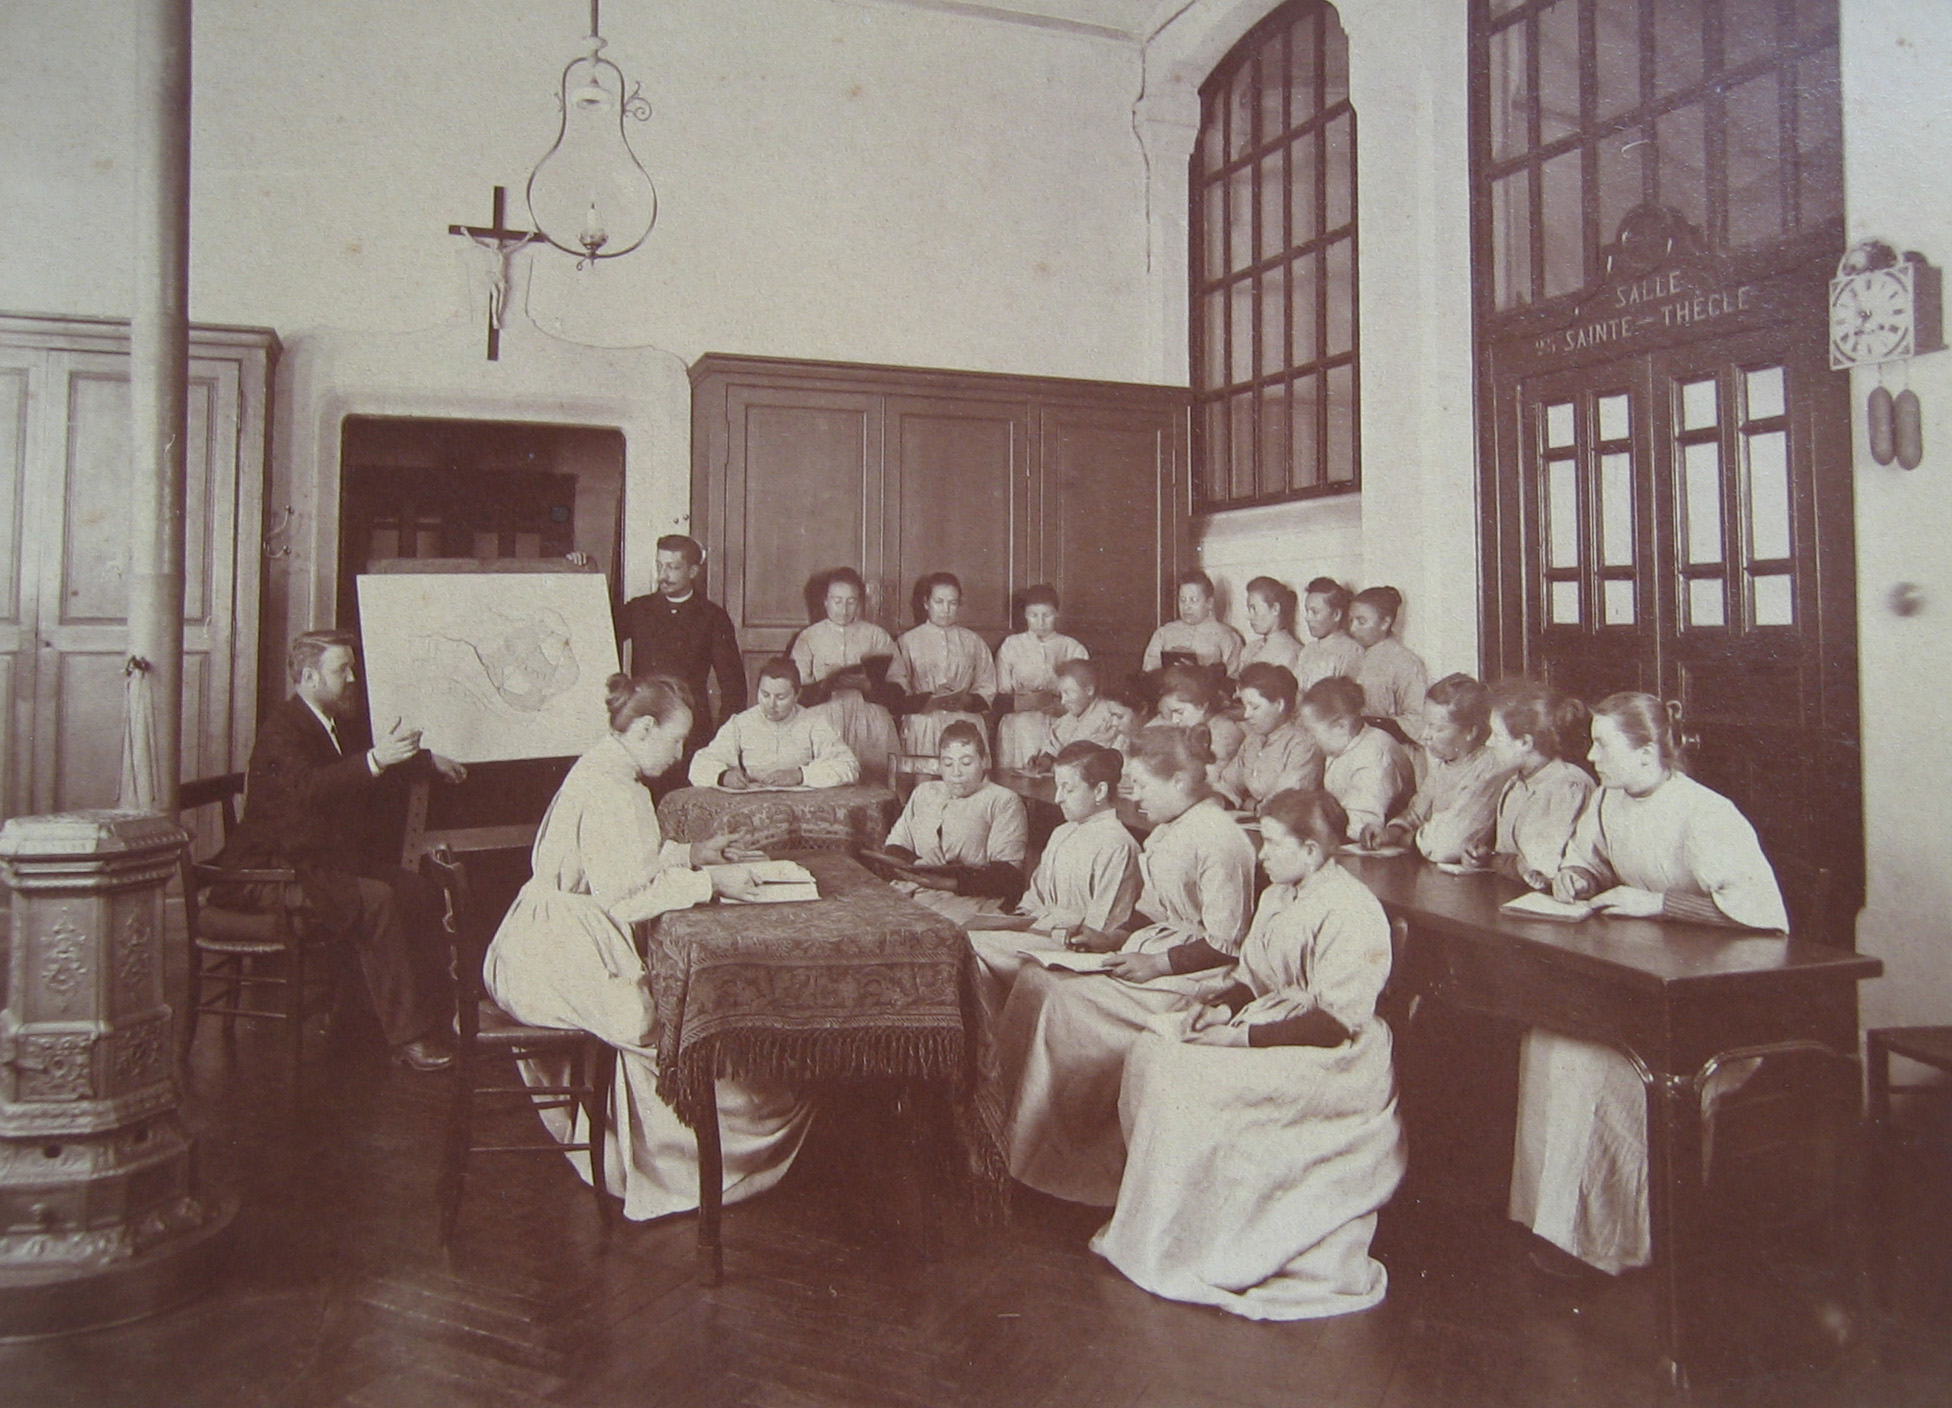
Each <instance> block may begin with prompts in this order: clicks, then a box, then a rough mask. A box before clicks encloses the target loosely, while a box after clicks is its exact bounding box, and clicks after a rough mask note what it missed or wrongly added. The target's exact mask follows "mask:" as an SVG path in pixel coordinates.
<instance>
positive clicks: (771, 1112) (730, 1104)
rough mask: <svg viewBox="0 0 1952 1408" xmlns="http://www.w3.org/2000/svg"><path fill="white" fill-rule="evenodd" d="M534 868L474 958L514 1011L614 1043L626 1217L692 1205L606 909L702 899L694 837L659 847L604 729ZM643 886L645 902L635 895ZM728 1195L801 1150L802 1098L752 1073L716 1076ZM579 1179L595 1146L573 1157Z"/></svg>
mask: <svg viewBox="0 0 1952 1408" xmlns="http://www.w3.org/2000/svg"><path fill="white" fill-rule="evenodd" d="M532 865H533V874H532V876H531V878H530V880H529V881H528V883H527V884H525V885H524V886H523V887H522V890H521V893H520V894H518V895H517V896H516V898H515V903H514V904H513V905H511V906H510V907H509V911H508V915H507V917H506V918H504V919H503V920H502V925H501V928H500V929H499V930H497V931H496V934H495V939H494V942H493V943H492V944H491V945H490V946H489V949H488V955H487V959H486V961H485V962H484V963H483V965H482V977H483V979H484V981H485V982H486V984H487V987H488V991H489V993H490V994H491V995H492V996H493V997H494V999H495V1001H496V1002H497V1003H498V1004H500V1006H501V1008H502V1010H504V1011H505V1012H507V1013H508V1014H509V1015H510V1016H512V1017H514V1018H516V1019H517V1020H518V1021H522V1022H528V1023H532V1024H533V1025H536V1026H543V1027H563V1028H574V1029H580V1030H582V1031H587V1032H589V1033H591V1034H592V1035H594V1036H596V1037H597V1038H598V1039H600V1040H602V1041H605V1042H608V1043H609V1044H610V1045H612V1046H614V1047H616V1048H617V1079H616V1084H615V1086H614V1087H613V1089H612V1092H611V1107H610V1116H611V1121H612V1131H611V1133H612V1137H611V1138H610V1139H608V1140H607V1141H606V1143H605V1145H604V1153H605V1159H604V1163H605V1181H606V1186H607V1187H608V1188H609V1189H610V1190H611V1191H612V1192H618V1191H621V1192H622V1194H623V1198H624V1216H625V1217H628V1218H631V1219H633V1220H637V1221H641V1220H644V1219H646V1218H653V1217H663V1216H665V1215H666V1214H668V1213H675V1212H685V1211H688V1210H690V1209H692V1208H695V1207H697V1206H698V1151H697V1142H696V1138H695V1136H694V1135H693V1134H692V1132H691V1131H690V1130H689V1129H687V1128H686V1127H685V1126H684V1124H683V1123H682V1122H681V1121H680V1120H679V1119H678V1116H677V1113H676V1112H675V1111H674V1110H672V1109H671V1107H670V1106H668V1105H666V1104H665V1103H664V1102H663V1101H662V1100H660V1099H659V1098H658V1095H657V1052H656V1048H655V1032H654V1030H653V1028H654V1026H655V1021H656V1018H655V1014H654V1009H653V1006H652V1003H651V992H650V981H649V978H648V976H647V974H646V972H645V969H644V961H643V959H641V958H639V957H638V955H637V948H636V945H635V944H634V943H633V942H632V939H631V932H630V926H629V925H628V924H625V923H622V922H620V921H618V920H617V919H616V918H614V917H613V914H612V911H613V910H617V909H619V908H626V907H628V908H630V909H631V910H632V911H633V912H642V909H644V908H648V909H649V910H651V911H654V912H659V913H668V912H669V911H671V910H676V909H686V908H689V907H690V906H692V905H695V904H700V903H703V902H704V901H706V900H709V899H710V898H711V895H712V882H711V878H710V877H709V876H708V875H706V874H705V873H704V872H703V871H699V870H693V869H691V867H690V847H689V846H681V845H677V844H675V843H670V844H667V843H666V842H665V841H664V839H663V834H662V833H661V832H660V830H659V829H658V823H657V811H656V808H655V807H653V806H652V804H651V794H650V792H649V790H648V789H646V788H645V787H644V786H643V784H642V783H641V782H639V781H638V778H637V768H636V764H635V763H633V762H632V761H631V759H630V756H629V755H628V754H627V753H626V752H625V751H624V748H623V745H622V744H621V743H620V742H619V741H618V740H617V738H616V735H614V734H612V735H610V736H609V737H606V738H605V739H604V740H603V741H602V742H600V743H598V744H597V745H596V746H595V747H594V748H592V749H591V750H590V751H589V752H588V753H586V754H584V755H583V757H582V758H581V759H579V760H578V761H577V763H576V766H575V767H573V768H571V769H570V771H569V776H568V777H566V778H565V779H564V780H563V785H562V787H561V789H560V790H558V792H557V793H556V798H555V800H554V801H553V802H551V803H550V804H549V811H548V813H547V814H546V815H545V816H544V817H543V820H542V828H541V830H540V831H539V832H538V833H537V835H536V841H535V848H534V851H533V854H532ZM647 890H648V892H649V900H648V904H646V905H643V906H642V907H639V906H638V903H637V901H638V898H639V896H641V895H643V893H644V892H645V891H647ZM566 1075H567V1061H566V1059H565V1060H550V1061H525V1062H523V1063H522V1078H523V1079H524V1080H525V1081H527V1082H528V1083H529V1084H530V1085H550V1084H556V1085H560V1084H562V1083H563V1080H564V1078H565V1076H566ZM718 1102H719V1127H720V1131H721V1135H720V1139H721V1144H722V1146H723V1150H724V1158H725V1199H726V1201H727V1202H736V1201H738V1200H739V1199H742V1198H749V1197H751V1196H753V1195H754V1194H755V1193H759V1192H763V1191H764V1190H765V1189H767V1188H770V1187H772V1186H773V1184H775V1183H777V1182H778V1181H779V1180H780V1178H781V1177H782V1176H783V1175H784V1174H785V1173H786V1170H787V1169H788V1167H790V1166H791V1164H792V1162H793V1158H794V1155H795V1154H797V1153H798V1152H799V1148H800V1141H801V1140H802V1139H804V1138H805V1136H806V1131H807V1126H808V1122H809V1120H810V1118H811V1111H810V1108H809V1106H808V1105H807V1104H806V1103H805V1102H803V1101H801V1100H799V1099H797V1098H796V1097H794V1096H793V1095H791V1094H790V1093H788V1092H786V1091H782V1090H776V1089H772V1088H769V1087H766V1086H763V1085H760V1084H758V1083H756V1082H751V1081H735V1080H720V1081H719V1083H718ZM539 1113H540V1114H541V1116H542V1121H543V1124H544V1125H545V1126H547V1128H548V1130H549V1132H550V1134H551V1135H553V1136H554V1137H555V1138H557V1139H559V1140H562V1141H564V1142H566V1143H570V1142H580V1141H581V1140H583V1138H584V1137H585V1135H586V1133H587V1130H586V1129H584V1128H582V1127H581V1126H583V1125H584V1123H585V1121H584V1118H583V1115H582V1112H581V1111H580V1110H579V1111H577V1112H576V1113H575V1115H574V1117H573V1118H572V1117H571V1115H570V1113H569V1112H568V1111H564V1110H542V1111H540V1112H539ZM567 1157H568V1159H569V1161H570V1163H571V1164H572V1166H574V1167H575V1169H576V1171H577V1173H578V1174H579V1175H581V1176H582V1177H583V1179H584V1180H585V1181H586V1182H587V1181H588V1179H589V1177H590V1169H589V1156H588V1155H587V1154H585V1153H583V1152H581V1151H578V1152H574V1153H571V1154H569V1155H567Z"/></svg>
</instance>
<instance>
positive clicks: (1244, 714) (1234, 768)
mask: <svg viewBox="0 0 1952 1408" xmlns="http://www.w3.org/2000/svg"><path fill="white" fill-rule="evenodd" d="M1295 694H1296V691H1295V677H1294V676H1293V675H1292V674H1290V673H1289V672H1288V670H1287V668H1286V667H1285V666H1281V665H1270V664H1268V663H1267V662H1265V661H1257V662H1255V663H1254V664H1252V665H1242V666H1241V667H1240V710H1241V722H1242V723H1243V724H1244V725H1246V728H1247V737H1246V738H1245V739H1244V740H1243V741H1242V742H1241V745H1240V751H1239V752H1238V753H1236V754H1234V756H1233V759H1232V761H1231V762H1229V763H1227V764H1226V765H1225V766H1224V767H1222V768H1221V769H1220V776H1219V779H1218V787H1219V790H1220V791H1221V792H1222V793H1224V794H1225V795H1226V798H1227V800H1228V801H1229V802H1231V803H1232V804H1233V805H1234V806H1236V807H1240V808H1242V809H1243V810H1246V811H1258V810H1260V806H1261V803H1263V802H1265V801H1266V800H1267V799H1268V798H1269V797H1272V796H1273V795H1274V794H1275V793H1277V792H1286V791H1288V790H1289V789H1291V788H1302V789H1312V788H1316V787H1320V786H1321V785H1322V750H1321V749H1319V748H1317V747H1316V746H1315V740H1314V739H1313V738H1311V737H1309V735H1308V730H1307V729H1305V728H1303V727H1302V726H1301V720H1300V719H1298V718H1296V717H1295V704H1296V698H1295Z"/></svg>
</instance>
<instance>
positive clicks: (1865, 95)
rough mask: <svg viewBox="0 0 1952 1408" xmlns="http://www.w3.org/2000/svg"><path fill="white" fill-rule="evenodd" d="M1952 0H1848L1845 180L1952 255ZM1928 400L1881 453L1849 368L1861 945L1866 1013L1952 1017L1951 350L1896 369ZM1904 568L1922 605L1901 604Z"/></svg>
mask: <svg viewBox="0 0 1952 1408" xmlns="http://www.w3.org/2000/svg"><path fill="white" fill-rule="evenodd" d="M1948 73H1952V7H1948V6H1944V5H1937V4H1921V3H1917V0H1843V93H1844V187H1845V196H1846V204H1847V210H1848V221H1849V235H1850V238H1851V239H1853V240H1856V239H1861V238H1865V237H1867V236H1876V237H1879V238H1882V239H1885V240H1888V241H1890V242H1891V243H1893V244H1895V245H1896V246H1898V247H1899V248H1900V249H1916V250H1920V251H1922V252H1924V254H1925V255H1926V256H1927V257H1929V258H1930V259H1931V260H1932V262H1934V263H1935V264H1939V265H1941V266H1943V265H1947V264H1952V189H1948V187H1947V185H1946V183H1945V182H1944V181H1943V180H1940V179H1935V178H1926V177H1925V173H1939V172H1943V171H1945V170H1946V169H1947V168H1948V167H1952V96H1948V89H1947V86H1946V75H1947V74H1948ZM1906 380H1908V381H1909V383H1910V386H1911V389H1912V390H1914V391H1916V392H1917V393H1918V396H1919V399H1920V401H1921V402H1922V403H1923V407H1924V421H1925V427H1924V428H1925V460H1924V463H1923V464H1921V465H1920V466H1919V467H1918V469H1916V470H1914V471H1911V472H1909V473H1907V472H1906V471H1905V470H1902V469H1900V468H1898V467H1897V466H1896V465H1891V466H1880V465H1878V464H1877V463H1876V462H1875V461H1873V460H1872V459H1871V457H1870V453H1869V450H1868V447H1867V445H1866V443H1865V438H1864V425H1863V407H1864V401H1865V398H1866V397H1867V396H1868V395H1869V394H1870V391H1871V388H1872V387H1874V386H1875V385H1877V375H1876V373H1874V372H1864V371H1859V372H1856V373H1853V374H1852V387H1851V391H1852V403H1853V409H1854V416H1853V418H1854V420H1855V421H1856V427H1855V436H1856V444H1855V459H1856V480H1857V566H1858V570H1857V597H1858V666H1859V672H1860V678H1861V680H1862V690H1861V701H1862V709H1863V739H1864V811H1865V848H1866V851H1867V855H1868V859H1869V863H1870V874H1869V894H1868V904H1867V907H1866V908H1865V910H1864V913H1863V915H1862V917H1861V918H1860V920H1859V923H1858V945H1859V947H1860V948H1861V949H1862V950H1864V951H1865V952H1867V953H1874V954H1876V955H1878V956H1879V957H1880V958H1882V959H1883V960H1884V962H1885V976H1884V978H1883V979H1882V980H1881V981H1878V982H1873V983H1868V984H1866V985H1865V987H1864V993H1863V1014H1864V1023H1865V1025H1866V1026H1884V1025H1903V1024H1908V1023H1926V1022H1946V1021H1952V865H1949V864H1948V861H1949V860H1952V751H1948V750H1947V748H1946V742H1945V740H1946V733H1947V725H1948V723H1952V552H1948V548H1947V536H1948V532H1952V353H1947V352H1940V353H1936V354H1933V355H1931V356H1926V357H1921V358H1918V359H1917V360H1916V361H1914V362H1913V363H1911V365H1910V366H1909V367H1908V368H1907V369H1905V370H1903V371H1898V370H1897V369H1895V368H1894V369H1893V376H1892V379H1891V386H1892V389H1893V390H1896V389H1898V387H1899V386H1901V385H1902V384H1903V383H1904V382H1905V381H1906ZM1901 582H1910V583H1913V584H1915V585H1916V586H1917V587H1918V588H1919V589H1920V590H1921V591H1922V592H1923V594H1924V609H1923V610H1921V611H1919V612H1918V613H1917V614H1916V615H1913V616H1900V615H1898V614H1897V613H1896V612H1894V611H1893V610H1892V609H1891V606H1890V594H1891V590H1892V588H1893V587H1894V586H1896V585H1897V584H1899V583H1901Z"/></svg>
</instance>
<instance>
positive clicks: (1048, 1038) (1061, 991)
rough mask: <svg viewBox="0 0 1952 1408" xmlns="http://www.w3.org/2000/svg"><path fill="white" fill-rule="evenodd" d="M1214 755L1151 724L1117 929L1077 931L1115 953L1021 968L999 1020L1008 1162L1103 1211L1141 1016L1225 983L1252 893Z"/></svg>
mask: <svg viewBox="0 0 1952 1408" xmlns="http://www.w3.org/2000/svg"><path fill="white" fill-rule="evenodd" d="M1212 762H1213V754H1212V752H1211V750H1209V749H1208V748H1207V746H1206V740H1205V739H1204V738H1203V737H1201V736H1200V735H1199V734H1198V733H1195V732H1192V731H1190V730H1185V729H1176V728H1149V729H1146V730H1145V731H1144V732H1143V733H1141V734H1140V735H1139V740H1138V749H1137V753H1136V755H1135V756H1134V758H1133V760H1132V766H1131V768H1130V769H1129V773H1128V775H1129V776H1130V777H1131V779H1132V782H1133V796H1134V798H1135V800H1136V801H1137V803H1138V807H1139V810H1140V811H1141V812H1142V813H1143V814H1144V815H1145V818H1146V820H1148V821H1150V822H1151V823H1152V831H1151V833H1150V834H1149V835H1148V836H1147V837H1146V839H1145V848H1144V850H1143V851H1142V852H1141V853H1140V856H1139V874H1140V878H1141V881H1142V886H1141V889H1140V893H1139V902H1138V908H1137V912H1136V913H1134V914H1133V915H1132V917H1131V919H1130V920H1128V921H1127V922H1126V923H1125V924H1124V925H1122V926H1120V927H1119V928H1118V929H1116V930H1114V931H1112V932H1110V933H1104V932H1101V931H1099V930H1096V929H1089V928H1084V929H1079V930H1078V931H1076V932H1075V933H1074V934H1073V936H1072V938H1071V943H1072V945H1073V946H1074V947H1081V948H1086V949H1092V950H1097V951H1100V952H1109V951H1111V950H1113V949H1116V950H1118V952H1117V953H1116V954H1115V955H1114V956H1113V957H1112V958H1111V959H1110V960H1109V962H1108V963H1107V965H1106V969H1105V971H1106V972H1108V973H1110V974H1111V975H1112V976H1113V977H1115V978H1120V979H1123V981H1122V982H1111V981H1108V980H1106V979H1105V978H1103V977H1100V976H1098V975H1097V974H1090V975H1083V974H1075V973H1071V974H1066V973H1055V972H1051V971H1049V970H1047V969H1045V968H1040V967H1026V968H1024V970H1023V971H1022V973H1021V974H1020V975H1019V976H1018V978H1017V980H1016V983H1015V985H1014V986H1013V987H1012V988H1011V990H1010V1000H1009V1003H1008V1004H1007V1005H1006V1006H1005V1007H1004V1009H1003V1016H1002V1018H1001V1019H1000V1021H999V1022H998V1025H997V1034H996V1047H997V1055H998V1063H999V1067H1000V1069H1001V1072H1002V1077H1003V1089H1004V1090H1005V1091H1006V1092H1007V1093H1008V1096H1009V1098H1010V1101H1011V1110H1010V1117H1009V1122H1008V1126H1007V1136H1006V1149H1007V1153H1008V1155H1009V1159H1010V1172H1011V1174H1012V1175H1013V1176H1014V1177H1016V1178H1017V1179H1018V1180H1019V1181H1021V1182H1023V1183H1027V1184H1029V1185H1030V1186H1031V1187H1032V1188H1035V1189H1037V1190H1038V1191H1039V1192H1042V1193H1049V1194H1050V1195H1052V1196H1053V1197H1057V1198H1066V1199H1069V1200H1070V1201H1072V1202H1075V1203H1092V1204H1095V1205H1097V1206H1099V1207H1110V1206H1111V1205H1112V1204H1113V1203H1115V1202H1117V1201H1118V1180H1119V1175H1120V1174H1121V1172H1122V1171H1123V1170H1124V1166H1125V1141H1124V1139H1123V1137H1122V1136H1121V1135H1120V1133H1119V1126H1118V1083H1119V1077H1120V1074H1121V1072H1122V1070H1123V1067H1124V1064H1125V1053H1126V1051H1127V1050H1129V1049H1130V1047H1131V1045H1132V1043H1133V1041H1135V1040H1136V1039H1137V1038H1138V1035H1139V1033H1140V1032H1142V1031H1144V1030H1145V1029H1146V1025H1147V1022H1148V1021H1149V1020H1150V1019H1151V1018H1152V1017H1154V1016H1156V1015H1158V1014H1159V1013H1163V1012H1174V1011H1180V1010H1185V1009H1190V1008H1193V1007H1198V1006H1199V1005H1201V1003H1203V1002H1205V1001H1207V1000H1208V999H1210V998H1211V997H1212V996H1213V995H1214V994H1216V993H1217V992H1219V991H1220V989H1221V988H1224V987H1225V986H1226V985H1227V983H1226V971H1225V970H1226V969H1227V968H1228V967H1229V965H1231V964H1232V963H1233V961H1234V956H1235V955H1236V954H1238V953H1239V952H1240V941H1241V939H1242V937H1243V936H1244V935H1245V934H1246V932H1247V920H1248V916H1249V915H1250V914H1251V913H1252V910H1253V900H1254V845H1253V842H1251V841H1249V840H1248V839H1247V833H1246V832H1244V831H1242V830H1241V829H1240V827H1239V826H1238V825H1237V824H1236V823H1235V822H1234V820H1233V818H1232V817H1230V816H1228V815H1227V812H1226V810H1225V808H1223V807H1222V806H1221V805H1220V803H1219V802H1218V801H1216V800H1215V799H1214V796H1213V794H1212V793H1211V792H1210V791H1209V790H1208V788H1207V769H1208V767H1209V766H1210V765H1211V763H1212Z"/></svg>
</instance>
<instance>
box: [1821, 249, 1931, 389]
mask: <svg viewBox="0 0 1952 1408" xmlns="http://www.w3.org/2000/svg"><path fill="white" fill-rule="evenodd" d="M1941 287H1942V285H1941V278H1940V271H1939V270H1938V269H1937V268H1936V267H1934V266H1933V265H1931V264H1929V263H1927V262H1926V260H1925V258H1924V256H1923V255H1921V254H1918V253H1916V252H1912V253H1908V254H1906V255H1905V256H1904V258H1902V259H1900V258H1899V257H1898V255H1897V252H1896V251H1895V250H1893V249H1892V248H1891V246H1890V245H1888V244H1885V243H1883V242H1882V241H1880V240H1866V241H1865V242H1863V243H1862V244H1859V245H1857V246H1855V247H1854V248H1853V249H1852V250H1851V251H1850V253H1848V254H1846V255H1845V256H1844V258H1843V262H1842V263H1840V264H1839V265H1838V266H1837V277H1836V278H1834V279H1832V280H1831V281H1830V367H1831V369H1832V370H1833V371H1842V370H1844V369H1846V368H1849V367H1862V366H1874V365H1876V364H1878V363H1880V362H1892V361H1897V360H1899V359H1901V358H1906V357H1916V356H1918V355H1919V354H1921V353H1924V352H1937V351H1939V350H1941V349H1942V348H1943V347H1944V346H1945V339H1944V333H1943V317H1942V311H1941V298H1942V292H1941Z"/></svg>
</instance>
